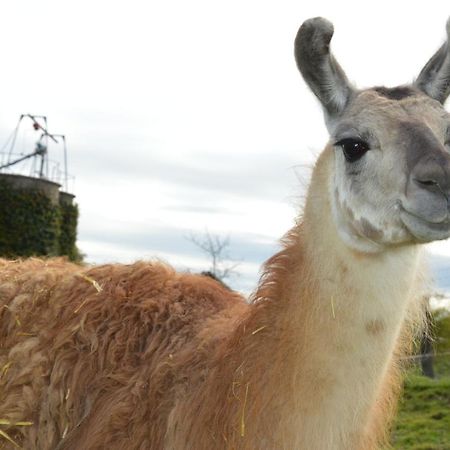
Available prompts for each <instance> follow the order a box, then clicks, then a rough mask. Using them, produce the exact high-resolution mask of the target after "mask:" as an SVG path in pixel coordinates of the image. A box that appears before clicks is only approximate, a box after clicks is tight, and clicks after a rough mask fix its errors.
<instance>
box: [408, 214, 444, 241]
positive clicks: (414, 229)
mask: <svg viewBox="0 0 450 450" xmlns="http://www.w3.org/2000/svg"><path fill="white" fill-rule="evenodd" d="M400 219H401V221H402V222H403V225H404V226H405V227H406V229H407V230H408V231H409V232H410V233H411V234H412V235H413V236H414V237H415V238H416V239H417V240H418V241H420V242H431V241H437V240H442V239H447V238H448V237H450V219H449V217H448V216H447V218H446V219H445V220H443V221H442V222H430V221H428V220H426V219H424V218H423V217H419V216H417V215H416V214H414V213H412V212H410V211H408V210H406V209H405V208H404V207H403V206H402V205H400Z"/></svg>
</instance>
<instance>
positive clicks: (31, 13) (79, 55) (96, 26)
mask: <svg viewBox="0 0 450 450" xmlns="http://www.w3.org/2000/svg"><path fill="white" fill-rule="evenodd" d="M0 11H1V15H2V26H1V27H0V42H1V46H2V47H1V49H2V51H1V55H2V65H3V67H2V70H1V74H2V75H1V77H2V83H1V87H0V89H1V104H2V108H1V110H0V144H1V143H2V142H4V141H6V139H7V137H8V135H9V134H10V133H11V131H12V130H13V128H14V127H15V125H16V121H17V119H18V117H19V115H20V114H22V113H32V114H45V115H47V116H48V120H49V130H50V131H51V132H53V133H64V134H65V135H66V136H67V140H68V149H69V170H70V172H71V174H73V175H75V176H76V181H75V184H74V186H73V191H74V193H75V194H76V196H77V202H78V203H79V207H80V223H79V247H80V249H81V251H82V252H84V253H85V254H86V255H87V261H90V262H96V263H101V262H110V261H120V262H130V261H133V260H136V259H142V258H151V257H153V256H157V257H160V258H163V259H165V260H166V261H168V262H170V263H172V264H174V265H175V266H177V267H178V268H185V269H192V270H202V269H206V268H208V261H207V260H205V258H204V256H203V255H202V254H201V252H200V251H199V250H198V249H197V248H196V247H195V246H194V245H193V244H192V243H191V242H190V241H189V240H188V239H187V236H189V235H190V234H192V233H194V234H196V235H201V234H202V233H204V232H205V230H209V232H210V233H212V234H218V235H221V236H226V235H229V236H230V239H231V245H230V248H229V253H230V255H231V256H232V257H233V258H234V259H236V260H240V261H242V262H241V265H240V266H239V268H238V270H239V272H240V273H241V276H240V277H238V278H235V279H233V280H231V281H230V283H231V284H232V285H233V286H234V287H236V288H239V289H243V290H246V291H249V290H251V286H252V285H254V283H255V280H256V276H257V272H258V267H259V266H260V264H261V263H262V262H263V261H264V260H265V259H266V258H267V257H268V256H269V255H270V254H271V253H273V252H274V251H275V250H276V248H277V239H278V238H279V237H280V236H281V235H282V234H283V233H284V232H285V231H286V230H287V229H288V228H289V227H291V226H292V224H293V220H294V217H295V215H296V214H297V212H298V210H299V207H300V205H301V200H302V196H303V195H304V191H305V185H306V183H307V180H308V176H309V173H310V170H309V169H308V167H310V166H311V164H312V163H313V161H314V159H315V157H316V156H317V154H318V153H319V152H320V150H321V149H322V148H323V147H324V145H325V143H326V141H327V133H326V130H325V127H324V125H323V118H322V113H321V110H320V108H319V106H318V104H317V102H316V101H315V99H314V98H313V96H312V94H311V93H310V92H309V90H308V89H307V87H306V86H305V84H304V82H303V81H302V80H301V77H300V75H299V74H298V72H297V69H296V67H295V62H294V58H293V40H294V37H295V34H296V32H297V29H298V27H299V26H300V24H301V23H302V22H303V20H305V19H307V18H309V17H313V16H318V15H321V16H324V17H327V18H328V19H330V20H331V21H332V22H333V23H334V25H335V36H334V39H333V42H332V48H333V51H334V53H335V55H336V57H337V59H338V60H339V61H340V63H341V65H342V66H343V67H344V69H345V70H346V72H347V74H348V76H349V78H350V79H351V80H353V81H354V82H355V83H356V84H357V85H358V86H360V87H367V86H372V85H388V86H393V85H398V84H402V83H406V82H409V81H411V80H412V79H413V78H414V77H415V76H416V75H417V74H418V72H419V70H420V69H421V68H422V66H423V65H424V64H425V62H426V61H427V60H428V58H429V57H430V56H431V55H432V54H433V52H434V51H435V50H436V49H437V48H438V47H439V46H440V45H441V44H442V42H443V40H444V38H445V22H446V19H447V17H448V16H449V15H450V6H449V3H448V0H447V1H438V0H434V1H433V2H430V3H429V5H428V6H427V8H424V6H423V4H422V3H419V2H408V4H407V6H406V3H404V2H392V1H384V0H382V1H377V2H370V3H363V2H361V1H340V2H336V1H331V0H327V1H325V0H315V1H308V2H307V1H302V0H296V1H291V0H277V1H274V0H272V1H263V0H258V1H256V0H228V1H226V2H218V1H213V0H208V1H206V0H205V1H200V0H189V1H186V0H184V1H182V0H160V1H136V0H127V1H112V0H109V1H96V0H89V1H87V0H86V1H85V0H78V1H76V2H74V1H72V2H67V1H63V0H58V1H50V0H40V1H39V2H36V1H19V0H17V1H14V2H2V5H1V7H0ZM27 126H28V127H29V128H30V130H31V127H30V126H29V125H27ZM30 130H29V131H24V132H23V133H24V137H23V138H22V139H21V140H18V143H17V147H18V149H17V150H18V151H27V148H26V147H27V146H28V145H31V144H30V142H32V139H33V135H32V131H30ZM21 146H22V147H21ZM60 151H61V149H60V148H58V146H53V147H50V152H53V157H54V158H56V155H57V154H58V152H59V153H60ZM50 157H51V158H52V153H50ZM431 251H432V252H433V253H434V254H439V255H440V256H442V257H444V256H450V244H449V243H442V242H440V243H437V244H433V246H432V247H431ZM439 261H440V262H439V270H440V272H439V273H440V274H441V275H442V273H446V272H445V271H446V270H447V269H446V261H447V259H446V258H440V259H439ZM448 272H449V273H450V270H449V271H448ZM441 275H440V276H441ZM441 278H442V276H441Z"/></svg>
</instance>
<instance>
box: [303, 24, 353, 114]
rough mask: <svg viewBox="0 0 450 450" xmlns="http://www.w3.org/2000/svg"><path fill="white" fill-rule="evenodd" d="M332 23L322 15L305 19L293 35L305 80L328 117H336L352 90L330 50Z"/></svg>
mask: <svg viewBox="0 0 450 450" xmlns="http://www.w3.org/2000/svg"><path fill="white" fill-rule="evenodd" d="M333 32H334V28H333V24H332V23H331V22H329V21H328V20H326V19H323V18H322V17H316V18H314V19H309V20H307V21H305V22H304V23H303V24H302V26H301V27H300V29H299V30H298V33H297V37H296V38H295V59H296V61H297V66H298V68H299V70H300V72H301V74H302V75H303V78H304V79H305V81H306V83H307V84H308V85H309V87H310V88H311V90H312V91H313V92H314V94H315V95H316V97H317V98H318V99H319V100H320V102H321V103H322V106H323V107H324V109H325V112H326V114H327V116H328V117H329V118H333V117H337V116H339V115H340V114H341V113H342V111H343V110H344V109H345V107H346V106H347V104H348V102H349V100H350V98H351V96H352V94H353V92H354V90H353V87H352V86H351V84H350V82H349V81H348V79H347V77H346V75H345V73H344V71H343V70H342V69H341V67H340V65H339V64H338V63H337V61H336V60H335V59H334V57H333V55H332V54H331V53H330V41H331V38H332V36H333Z"/></svg>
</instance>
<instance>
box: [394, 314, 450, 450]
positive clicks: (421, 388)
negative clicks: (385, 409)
mask: <svg viewBox="0 0 450 450" xmlns="http://www.w3.org/2000/svg"><path fill="white" fill-rule="evenodd" d="M434 318H435V323H434V327H433V330H432V331H433V334H434V336H435V345H434V347H435V352H436V358H435V363H434V369H435V372H436V379H434V380H432V379H430V378H426V377H423V376H421V375H419V373H420V370H419V368H418V367H416V368H415V369H412V370H411V371H410V372H409V374H408V376H407V378H406V382H405V389H404V392H403V396H402V398H401V401H400V404H399V412H398V415H397V418H396V423H395V427H394V430H393V434H392V444H393V448H394V449H396V450H450V355H446V353H447V352H449V351H450V315H449V314H448V312H446V311H436V312H435V315H434ZM439 355H442V356H439Z"/></svg>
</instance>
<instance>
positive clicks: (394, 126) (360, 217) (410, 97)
mask: <svg viewBox="0 0 450 450" xmlns="http://www.w3.org/2000/svg"><path fill="white" fill-rule="evenodd" d="M333 33H334V29H333V25H332V24H331V23H330V22H329V21H327V20H326V19H323V18H320V17H317V18H314V19H309V20H307V21H305V22H304V23H303V24H302V26H301V27H300V29H299V31H298V33H297V37H296V39H295V57H296V61H297V66H298V68H299V70H300V72H301V74H302V75H303V78H304V80H305V81H306V83H307V84H308V86H309V87H310V88H311V90H312V91H313V93H314V94H315V95H316V97H317V98H318V99H319V101H320V102H321V104H322V106H323V109H324V112H325V120H326V123H327V126H328V129H329V131H330V137H331V145H333V146H334V152H335V154H334V159H335V161H334V163H335V164H334V166H335V170H334V173H333V175H332V179H331V180H330V186H329V189H330V196H331V204H332V205H333V206H332V208H333V216H334V219H335V222H336V225H337V229H338V231H339V234H340V236H341V237H342V239H343V240H344V242H346V243H347V244H348V245H350V246H351V247H352V248H355V249H358V250H361V251H366V252H376V251H379V250H382V249H384V248H385V247H387V246H393V245H405V244H410V243H417V242H429V241H433V240H436V239H446V238H447V237H449V236H450V217H449V203H450V200H449V199H450V146H449V145H448V144H449V142H450V116H449V114H448V113H447V112H446V111H445V109H444V107H443V104H444V102H445V100H446V99H447V97H448V96H449V95H450V44H449V43H448V42H449V41H450V20H449V21H448V22H447V35H448V39H447V42H446V43H445V44H444V45H442V46H441V48H440V49H439V50H438V51H437V52H436V53H435V55H433V57H432V58H431V59H430V60H429V62H428V63H427V64H426V65H425V67H424V68H423V69H422V71H421V72H420V74H419V76H418V77H417V79H416V81H415V82H414V84H412V85H410V86H400V87H396V88H385V87H378V88H372V89H367V90H363V91H358V90H356V89H355V88H354V87H353V86H352V85H351V83H350V82H349V81H348V79H347V77H346V75H345V73H344V71H343V70H342V68H341V67H340V66H339V64H338V63H337V61H336V59H335V58H334V56H333V55H332V54H331V52H330V41H331V38H332V36H333Z"/></svg>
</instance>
